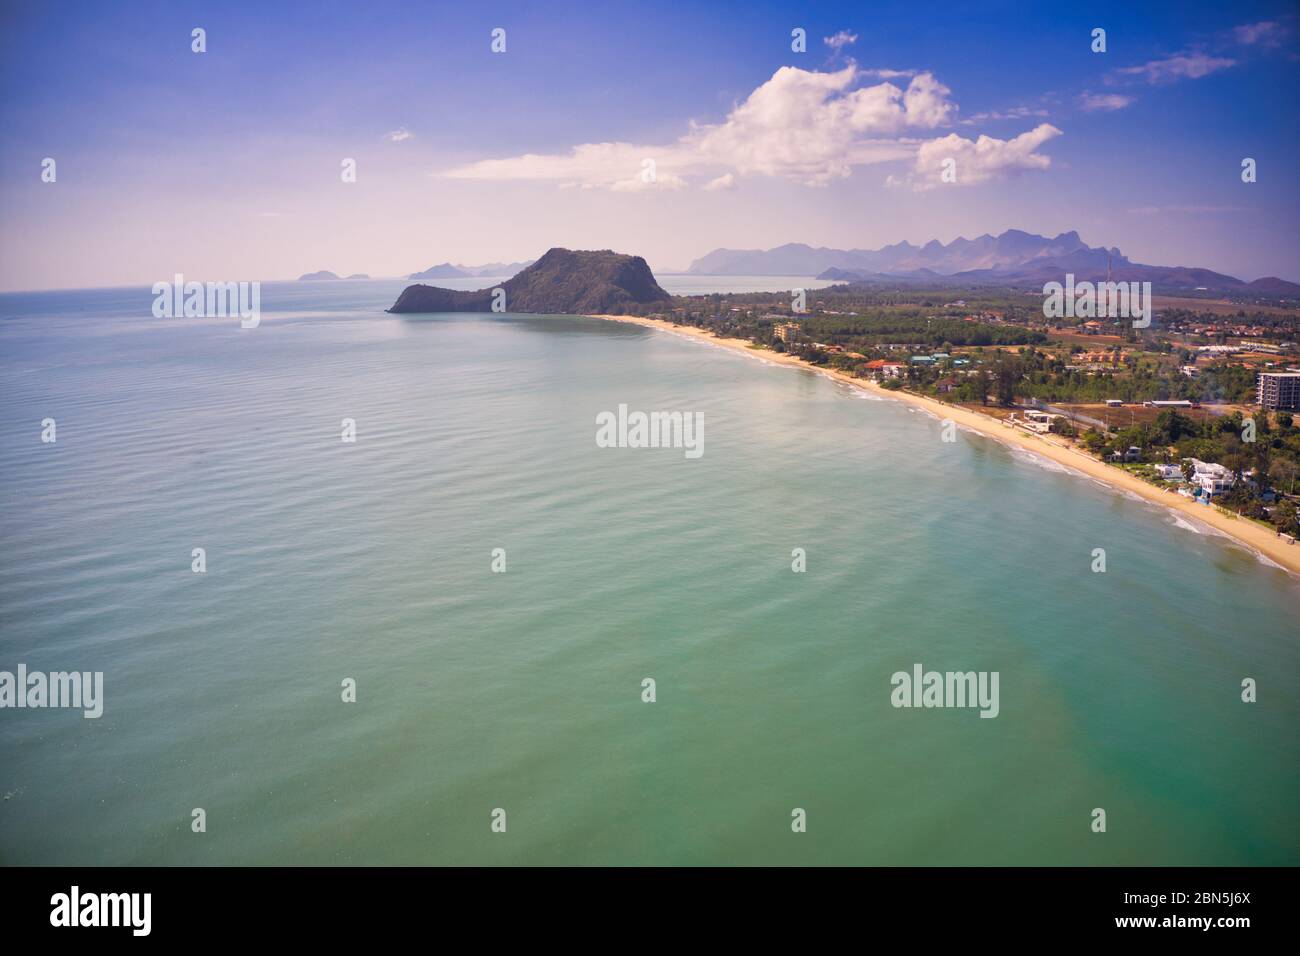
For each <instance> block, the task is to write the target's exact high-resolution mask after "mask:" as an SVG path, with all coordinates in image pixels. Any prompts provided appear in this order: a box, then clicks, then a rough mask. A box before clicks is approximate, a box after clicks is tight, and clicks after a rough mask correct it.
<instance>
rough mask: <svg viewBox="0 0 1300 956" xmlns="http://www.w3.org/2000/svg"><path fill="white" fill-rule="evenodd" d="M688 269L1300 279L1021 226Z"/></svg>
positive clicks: (1196, 285)
mask: <svg viewBox="0 0 1300 956" xmlns="http://www.w3.org/2000/svg"><path fill="white" fill-rule="evenodd" d="M687 273H688V274H690V275H726V276H736V275H753V276H778V275H786V276H816V277H817V278H818V279H825V280H833V281H841V282H861V283H875V284H890V285H894V286H898V285H911V286H919V285H927V286H933V285H934V283H935V280H936V279H942V280H944V281H945V282H946V283H948V284H953V283H956V284H960V285H970V286H976V285H993V286H1012V287H1025V288H1029V287H1034V286H1042V284H1043V283H1045V282H1053V281H1055V282H1060V281H1061V280H1062V277H1063V276H1065V274H1066V273H1070V274H1072V275H1074V276H1075V278H1076V279H1077V280H1079V281H1083V280H1087V281H1090V282H1097V281H1105V280H1106V279H1107V277H1109V278H1111V279H1113V280H1114V281H1116V282H1150V283H1151V284H1152V287H1153V288H1154V289H1155V290H1156V291H1169V292H1173V291H1180V290H1181V291H1189V290H1190V291H1198V292H1207V291H1214V292H1239V293H1244V294H1247V295H1249V294H1257V295H1273V296H1297V295H1300V285H1297V284H1296V283H1294V282H1287V281H1285V280H1283V279H1278V278H1274V277H1268V278H1264V279H1256V280H1255V281H1254V282H1245V281H1243V280H1241V279H1238V278H1235V277H1234V276H1230V275H1224V274H1223V273H1221V272H1214V271H1212V270H1210V269H1202V268H1194V267H1185V266H1153V265H1144V264H1142V263H1138V262H1132V261H1131V260H1129V258H1128V257H1127V256H1125V255H1124V254H1123V253H1122V252H1120V250H1119V249H1117V248H1115V247H1111V248H1109V249H1107V248H1105V247H1092V246H1089V245H1087V244H1086V243H1085V242H1084V241H1083V240H1082V239H1080V238H1079V234H1078V233H1077V232H1074V231H1073V230H1072V231H1070V232H1063V233H1061V234H1060V235H1057V236H1053V237H1050V238H1049V237H1047V236H1039V235H1035V234H1034V233H1029V232H1023V231H1021V230H1019V229H1008V230H1007V231H1006V232H1003V233H1002V234H1001V235H998V236H992V235H989V234H988V233H985V234H984V235H982V236H979V237H978V238H976V239H966V238H964V237H963V238H957V239H954V240H953V241H952V242H950V243H948V244H946V245H945V244H944V243H942V242H939V240H937V239H932V240H930V241H929V242H927V243H926V244H925V245H923V246H917V245H913V244H912V243H910V242H897V243H894V244H893V245H889V246H882V247H881V248H879V249H828V248H824V247H813V246H807V245H804V244H803V243H797V242H796V243H787V244H786V245H783V246H778V247H776V248H775V249H767V250H763V249H715V250H713V251H712V252H710V253H709V254H707V255H705V256H701V257H700V258H699V259H696V260H695V261H694V262H692V263H691V264H690V267H689V268H688V269H687Z"/></svg>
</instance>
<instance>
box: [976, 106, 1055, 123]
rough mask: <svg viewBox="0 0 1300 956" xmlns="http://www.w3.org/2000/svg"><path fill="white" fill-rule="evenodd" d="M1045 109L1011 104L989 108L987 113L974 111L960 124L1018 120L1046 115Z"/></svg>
mask: <svg viewBox="0 0 1300 956" xmlns="http://www.w3.org/2000/svg"><path fill="white" fill-rule="evenodd" d="M1047 115H1048V113H1047V110H1045V109H1039V108H1034V107H1030V106H1013V107H1012V108H1011V109H1009V110H990V111H989V112H987V113H975V114H974V115H972V116H968V117H966V119H964V120H962V121H961V125H962V126H974V125H975V124H976V123H985V122H989V121H990V120H1019V119H1030V118H1031V117H1043V116H1047Z"/></svg>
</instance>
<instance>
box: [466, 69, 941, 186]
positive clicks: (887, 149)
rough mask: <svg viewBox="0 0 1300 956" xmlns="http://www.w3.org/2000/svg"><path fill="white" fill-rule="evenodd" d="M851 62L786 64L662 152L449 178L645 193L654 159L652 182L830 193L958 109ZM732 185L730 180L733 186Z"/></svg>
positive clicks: (611, 147) (930, 84)
mask: <svg viewBox="0 0 1300 956" xmlns="http://www.w3.org/2000/svg"><path fill="white" fill-rule="evenodd" d="M864 75H866V73H865V72H864V71H862V70H859V69H858V67H857V66H856V65H855V64H849V65H848V66H846V67H844V68H843V69H840V70H836V71H834V72H826V73H822V72H817V71H810V70H801V69H798V68H796V67H790V66H785V67H781V68H780V69H779V70H777V71H776V72H775V73H774V74H773V75H772V77H771V79H769V80H767V81H766V82H765V83H763V84H762V85H761V86H759V87H758V88H757V89H756V90H754V91H753V92H752V93H751V94H750V95H749V96H748V97H747V98H746V99H745V100H744V101H743V102H742V103H740V104H739V105H737V106H736V107H735V108H733V109H732V111H731V113H730V114H728V116H727V117H726V119H724V120H723V121H722V122H720V123H716V124H698V125H693V126H692V128H691V129H690V130H689V131H688V132H687V133H686V134H684V135H683V136H681V137H680V138H679V139H678V140H677V141H676V142H673V143H669V144H665V145H660V146H656V145H644V144H642V145H638V144H632V143H618V142H615V143H583V144H579V145H577V146H574V147H572V148H571V149H570V150H569V151H568V152H565V153H554V154H537V153H528V154H525V155H522V156H514V157H509V158H506V159H488V160H482V161H479V162H475V163H470V164H468V165H465V166H458V167H456V168H454V169H450V170H446V171H444V172H443V173H441V175H443V176H446V177H449V178H453V179H481V180H504V179H514V180H540V181H548V180H549V181H555V182H557V183H570V182H572V183H577V184H581V185H586V186H596V187H604V188H615V185H616V184H621V185H619V186H618V188H619V189H639V188H641V186H640V185H638V184H636V183H634V182H633V180H637V179H638V174H639V172H640V170H641V168H642V160H643V159H645V158H652V159H654V161H655V164H656V168H657V179H658V182H657V183H656V184H650V185H660V184H668V185H674V186H675V185H680V184H681V183H683V182H684V179H683V177H685V176H696V175H701V174H702V175H707V176H710V177H711V178H712V181H714V182H716V181H717V179H718V178H721V175H722V174H725V173H730V174H732V175H733V177H734V178H738V177H740V176H746V175H765V176H778V177H784V178H789V179H795V180H799V181H801V182H804V183H807V184H809V185H824V184H826V183H828V182H830V181H831V180H833V179H837V178H843V177H846V176H848V175H850V173H851V171H852V169H853V167H854V166H861V165H867V164H871V163H881V162H889V161H895V160H900V159H907V158H910V157H912V156H913V155H914V154H915V152H916V148H917V141H916V140H915V139H914V138H911V135H912V134H914V133H915V132H916V131H918V130H928V129H934V128H935V127H939V126H944V125H947V124H948V123H949V122H950V119H951V117H952V116H953V114H954V113H955V112H956V110H957V106H956V104H955V103H953V102H952V101H951V100H950V99H949V96H950V90H949V89H948V88H947V87H946V86H944V85H943V84H942V83H941V82H939V80H937V79H936V78H935V77H934V76H933V74H930V73H925V72H923V73H918V74H917V75H916V76H914V77H913V78H912V80H911V82H910V83H909V84H908V85H907V87H906V89H903V88H901V87H899V86H896V85H895V84H893V83H888V82H885V83H878V84H876V85H874V86H858V85H857V84H858V83H859V81H860V80H861V78H862V77H863V76H864ZM734 178H733V182H734Z"/></svg>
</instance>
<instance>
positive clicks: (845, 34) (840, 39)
mask: <svg viewBox="0 0 1300 956" xmlns="http://www.w3.org/2000/svg"><path fill="white" fill-rule="evenodd" d="M822 42H823V43H825V44H826V45H827V46H828V47H830V48H831V49H832V50H833V51H834V52H836V53H839V52H840V50H842V49H844V48H845V47H846V46H849V45H850V44H853V43H857V42H858V35H857V34H856V33H850V32H849V31H848V30H841V31H840V32H839V33H837V34H835V36H833V37H822Z"/></svg>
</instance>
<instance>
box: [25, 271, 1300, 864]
mask: <svg viewBox="0 0 1300 956" xmlns="http://www.w3.org/2000/svg"><path fill="white" fill-rule="evenodd" d="M403 285H404V283H403V282H401V281H398V280H394V281H375V282H349V283H339V284H332V283H328V284H317V283H312V284H293V283H286V284H276V285H265V286H264V287H263V311H264V314H263V318H262V324H261V326H260V327H259V328H257V329H255V330H249V331H242V330H240V329H239V328H238V323H237V322H236V321H232V320H225V319H222V320H206V319H175V320H160V319H154V318H153V317H152V316H151V315H150V304H151V301H152V297H151V295H150V294H149V292H148V290H146V289H134V290H133V289H115V290H104V291H98V292H89V291H82V292H66V293H33V294H14V295H6V296H0V475H2V476H3V487H4V494H3V498H2V499H0V541H2V544H0V670H10V671H12V670H14V669H15V668H16V666H17V664H19V663H25V664H26V665H27V666H28V668H29V669H32V670H46V671H55V670H69V669H76V670H89V671H96V670H99V671H103V672H104V681H105V704H104V715H103V717H102V718H100V719H98V720H86V719H83V718H82V716H81V714H80V712H73V711H66V710H13V709H6V710H0V796H2V797H3V800H2V801H0V863H8V864H18V863H61V864H67V863H77V864H110V863H125V864H145V863H162V864H215V863H252V864H277V863H312V864H317V863H320V864H341V863H481V864H500V863H530V864H531V863H579V864H586V863H617V864H622V863H628V864H630V863H650V864H668V863H676V864H701V863H745V864H750V863H867V864H871V863H882V864H884V863H888V864H1028V863H1034V864H1295V863H1298V862H1300V832H1298V830H1297V820H1296V807H1297V806H1298V805H1300V759H1298V758H1300V743H1298V742H1297V734H1296V729H1297V726H1298V718H1300V703H1297V700H1296V697H1295V694H1294V688H1295V686H1296V684H1297V679H1298V678H1300V650H1298V647H1300V644H1298V643H1297V627H1296V623H1297V619H1298V618H1300V613H1298V612H1300V584H1297V582H1296V581H1295V580H1294V579H1292V578H1290V577H1289V576H1287V575H1286V574H1285V573H1283V572H1282V571H1280V570H1278V569H1276V568H1272V567H1269V566H1266V565H1265V564H1263V563H1261V562H1260V561H1259V560H1258V559H1256V558H1255V557H1254V556H1253V555H1251V554H1250V553H1248V552H1246V551H1244V550H1242V549H1241V548H1239V547H1237V546H1235V545H1232V544H1231V543H1229V542H1226V541H1224V540H1223V539H1221V538H1217V537H1215V536H1212V535H1209V534H1202V533H1198V532H1197V531H1195V530H1191V529H1188V528H1184V527H1179V526H1177V525H1175V523H1174V519H1173V517H1172V516H1171V515H1170V514H1168V513H1166V512H1164V511H1163V510H1161V509H1159V508H1156V507H1154V506H1152V505H1148V504H1145V503H1142V502H1139V501H1136V500H1131V499H1129V498H1126V497H1124V496H1123V495H1121V494H1117V493H1115V492H1112V491H1109V490H1107V489H1104V488H1102V487H1099V486H1098V485H1097V484H1096V483H1094V482H1091V481H1089V480H1088V479H1085V478H1081V477H1078V476H1076V475H1072V474H1069V473H1066V472H1064V471H1062V470H1059V469H1056V468H1055V467H1053V466H1050V465H1047V464H1045V463H1042V462H1038V461H1036V460H1035V459H1033V458H1032V457H1029V456H1027V455H1024V454H1023V453H1018V452H1012V451H1010V450H1008V449H1007V448H1005V447H1003V446H1001V445H999V444H998V443H996V442H994V441H992V440H989V439H985V438H981V437H979V436H974V435H968V434H964V433H962V434H959V435H958V440H957V441H956V442H955V443H944V442H942V441H941V440H940V437H941V432H940V426H939V423H938V422H936V421H934V420H933V419H931V418H930V417H928V416H926V415H925V414H923V413H920V412H916V411H913V410H910V409H908V408H907V407H906V406H904V405H901V404H897V403H894V402H889V401H880V400H874V399H870V398H866V397H864V396H862V395H861V394H860V393H857V392H856V391H855V390H853V389H850V388H848V387H846V386H843V385H840V384H837V383H834V382H831V381H828V380H827V379H825V378H823V377H820V376H817V375H815V374H813V373H810V372H803V371H796V370H791V369H787V368H783V367H776V366H773V365H770V364H765V363H764V362H762V361H761V360H760V359H758V358H755V357H750V356H746V355H740V354H735V353H731V352H727V351H724V350H722V349H720V348H717V347H713V346H709V345H706V344H701V343H698V342H694V341H688V340H685V339H683V338H681V337H678V336H674V335H672V334H667V333H662V332H657V331H651V330H646V329H642V328H639V327H636V326H631V325H625V324H618V323H609V322H601V321H598V320H592V319H579V318H563V317H525V316H490V315H443V316H436V317H433V316H430V317H413V316H403V317H398V316H389V315H386V314H384V313H383V311H382V310H383V309H384V308H385V307H387V306H388V305H389V304H391V302H392V301H393V299H394V298H395V297H396V294H397V292H399V291H400V289H401V287H402V286H403ZM620 403H624V404H627V405H628V406H629V407H630V408H632V409H634V410H637V409H639V410H644V411H651V410H662V411H673V410H680V411H687V412H701V413H703V415H704V420H705V441H704V454H703V456H702V457H701V458H699V459H697V460H688V459H686V458H685V457H684V456H683V454H682V452H681V451H680V450H675V449H602V448H598V447H597V446H596V443H595V440H594V438H595V418H596V415H597V414H598V413H599V412H601V411H612V410H614V409H616V408H617V407H618V405H619V404H620ZM47 417H51V418H54V419H56V421H57V423H58V424H57V428H58V433H57V434H58V441H57V443H56V444H54V445H48V444H42V443H41V441H40V432H41V421H42V419H44V418H47ZM343 418H353V419H355V420H356V423H357V434H358V438H357V441H356V443H355V444H344V443H343V442H341V441H340V422H341V420H342V419H343ZM196 547H202V548H205V549H206V552H207V572H206V573H205V574H195V573H193V572H191V570H190V563H191V550H192V549H193V548H196ZM1099 547H1100V548H1104V549H1105V550H1106V555H1107V571H1106V573H1104V574H1094V573H1092V572H1091V571H1090V565H1091V563H1092V551H1093V549H1094V548H1099ZM494 548H504V549H505V550H506V554H507V571H506V573H504V574H497V573H492V571H491V567H490V565H491V561H492V556H491V552H492V550H493V549H494ZM794 548H804V549H806V551H807V571H806V573H802V574H796V573H792V571H791V551H792V549H794ZM917 662H920V663H922V664H923V665H924V666H925V668H926V669H935V670H940V671H947V670H962V671H965V670H976V671H997V672H998V673H999V675H1000V715H999V716H998V717H997V718H996V719H980V718H979V717H978V716H977V712H976V711H974V710H961V709H931V710H909V709H895V708H893V707H892V706H891V705H890V691H891V685H890V677H891V675H892V674H893V673H894V672H895V671H899V670H910V669H911V668H912V665H913V664H915V663H917ZM647 677H649V678H653V679H654V680H655V681H656V685H657V686H656V696H657V700H656V702H655V703H652V704H649V703H643V702H642V699H641V694H642V680H643V679H644V678H647ZM1245 677H1253V678H1254V679H1256V680H1257V681H1258V686H1259V691H1258V695H1259V700H1258V702H1257V703H1254V704H1245V703H1242V702H1241V700H1240V685H1241V681H1242V679H1243V678H1245ZM344 678H353V679H355V680H356V682H357V688H358V692H357V694H358V700H357V702H356V703H355V704H345V703H343V702H341V700H340V682H341V681H342V680H343V679H344ZM196 807H202V808H204V809H205V810H206V814H207V832H206V833H202V834H196V833H193V832H191V828H190V821H191V811H192V809H193V808H196ZM1097 807H1100V808H1104V809H1105V810H1106V813H1107V832H1105V833H1104V834H1096V833H1093V832H1091V830H1090V823H1091V821H1092V816H1091V814H1092V811H1093V809H1094V808H1097ZM495 808H503V809H504V810H505V811H506V814H507V821H508V825H507V831H506V832H505V833H493V832H492V831H491V828H490V823H491V814H492V811H493V810H494V809H495ZM794 808H803V809H804V810H806V812H807V821H808V823H807V832H806V833H802V834H797V833H793V832H792V831H791V826H790V821H791V811H792V809H794Z"/></svg>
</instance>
